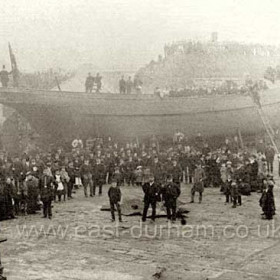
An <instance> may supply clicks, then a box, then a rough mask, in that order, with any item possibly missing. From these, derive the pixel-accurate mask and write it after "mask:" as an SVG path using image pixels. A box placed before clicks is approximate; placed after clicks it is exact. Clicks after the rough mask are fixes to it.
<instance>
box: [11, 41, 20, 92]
mask: <svg viewBox="0 0 280 280" xmlns="http://www.w3.org/2000/svg"><path fill="white" fill-rule="evenodd" d="M9 53H10V60H11V67H12V75H13V84H14V87H18V80H19V71H18V68H17V61H16V57H15V55H14V53H13V50H12V47H11V44H10V43H9Z"/></svg>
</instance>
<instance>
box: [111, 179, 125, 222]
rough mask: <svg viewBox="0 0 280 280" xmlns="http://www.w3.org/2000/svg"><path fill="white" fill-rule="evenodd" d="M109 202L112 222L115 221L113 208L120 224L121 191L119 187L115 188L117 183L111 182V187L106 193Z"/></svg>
mask: <svg viewBox="0 0 280 280" xmlns="http://www.w3.org/2000/svg"><path fill="white" fill-rule="evenodd" d="M108 196H109V201H110V208H111V215H112V222H114V221H115V206H116V208H117V211H118V215H119V221H120V222H122V214H121V205H120V201H121V196H122V194H121V190H120V188H119V186H117V181H116V180H113V181H112V184H111V187H110V188H109V191H108Z"/></svg>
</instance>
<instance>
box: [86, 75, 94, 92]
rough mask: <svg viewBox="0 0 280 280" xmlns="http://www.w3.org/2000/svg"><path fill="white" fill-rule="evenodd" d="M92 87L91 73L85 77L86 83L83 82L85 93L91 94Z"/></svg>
mask: <svg viewBox="0 0 280 280" xmlns="http://www.w3.org/2000/svg"><path fill="white" fill-rule="evenodd" d="M93 85H94V77H92V76H91V73H88V76H87V78H86V82H85V88H86V92H87V93H88V92H89V93H92V89H93Z"/></svg>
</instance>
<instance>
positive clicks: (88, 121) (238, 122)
mask: <svg viewBox="0 0 280 280" xmlns="http://www.w3.org/2000/svg"><path fill="white" fill-rule="evenodd" d="M0 102H1V103H2V104H4V105H6V106H10V107H12V108H14V109H15V110H17V111H18V112H19V113H20V114H21V115H23V116H24V117H25V118H26V119H27V120H28V121H29V122H30V124H31V126H32V127H33V128H34V129H35V130H36V131H37V132H38V133H39V134H40V135H42V136H44V137H46V138H52V139H53V141H55V140H61V139H64V140H66V141H68V140H71V139H74V138H76V137H78V136H79V137H82V138H88V137H96V136H100V137H107V136H112V137H114V138H116V139H123V140H125V139H131V138H139V139H142V138H147V137H150V136H151V135H156V136H159V137H170V136H172V135H173V133H174V132H175V131H176V130H177V129H178V130H180V131H181V132H183V133H185V134H186V135H188V136H189V137H191V136H194V135H196V134H197V133H198V132H201V133H202V134H203V135H205V136H215V135H233V134H236V131H237V129H239V130H240V131H241V132H242V133H257V132H260V131H263V125H262V122H261V119H260V117H259V115H258V112H257V110H256V108H255V104H254V103H253V101H252V99H251V97H249V96H240V95H227V96H226V95H224V96H209V97H193V98H191V97H189V98H187V97H176V98H175V97H173V98H171V97H166V98H163V99H161V98H159V97H157V96H150V95H119V94H92V95H88V94H83V93H71V92H31V91H25V92H18V91H15V90H6V91H5V92H4V91H3V90H1V91H0ZM261 102H262V108H263V110H264V112H265V114H266V115H267V116H268V118H269V120H270V121H271V124H272V126H274V127H278V126H280V118H279V116H280V90H278V89H274V90H267V91H265V92H264V93H263V94H262V95H261Z"/></svg>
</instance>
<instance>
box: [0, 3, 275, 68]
mask: <svg viewBox="0 0 280 280" xmlns="http://www.w3.org/2000/svg"><path fill="white" fill-rule="evenodd" d="M0 7H1V9H0V20H1V24H0V64H7V65H8V66H10V63H9V54H8V47H7V46H8V42H10V43H11V45H12V48H13V50H14V53H15V55H16V57H17V60H18V66H19V69H20V70H22V71H41V70H44V69H48V68H54V69H57V68H59V67H60V68H63V69H75V68H76V67H78V66H79V65H81V64H85V63H90V64H93V65H94V66H95V67H96V68H97V69H101V70H102V69H104V70H137V69H138V68H139V67H141V66H143V65H145V64H147V63H148V62H149V61H150V60H151V59H155V58H157V56H158V54H162V53H163V47H164V44H165V43H170V42H173V41H180V40H187V39H194V40H203V41H205V40H208V39H210V35H211V32H218V34H219V40H220V41H228V40H231V41H239V42H247V43H263V44H274V45H280V16H279V11H280V1H279V0H98V1H97V0H59V1H58V0H8V1H7V0H0Z"/></svg>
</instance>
